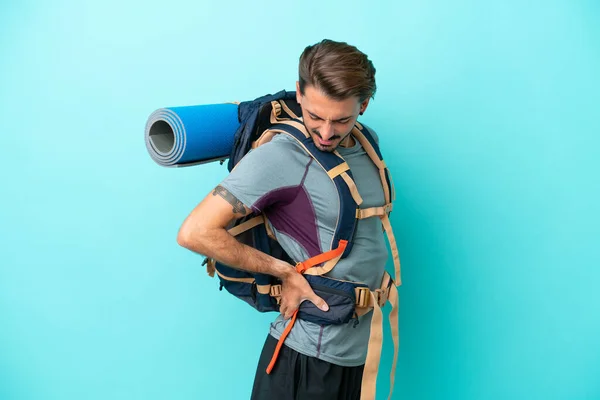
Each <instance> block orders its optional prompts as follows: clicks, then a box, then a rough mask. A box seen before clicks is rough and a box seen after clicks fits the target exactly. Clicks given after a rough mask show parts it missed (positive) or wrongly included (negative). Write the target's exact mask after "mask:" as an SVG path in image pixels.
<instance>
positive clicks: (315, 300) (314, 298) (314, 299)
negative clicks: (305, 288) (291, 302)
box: [308, 294, 329, 311]
mask: <svg viewBox="0 0 600 400" xmlns="http://www.w3.org/2000/svg"><path fill="white" fill-rule="evenodd" d="M308 300H310V302H311V303H313V304H314V305H315V306H317V308H319V309H320V310H322V311H328V310H329V305H328V304H327V303H326V302H325V300H323V299H322V298H320V297H319V296H317V295H316V294H313V295H312V296H311V297H310V298H309V299H308Z"/></svg>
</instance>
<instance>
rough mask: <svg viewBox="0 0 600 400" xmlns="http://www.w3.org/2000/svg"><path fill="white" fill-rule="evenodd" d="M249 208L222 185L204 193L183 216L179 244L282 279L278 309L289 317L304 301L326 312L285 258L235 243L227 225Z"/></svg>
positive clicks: (245, 212)
mask: <svg viewBox="0 0 600 400" xmlns="http://www.w3.org/2000/svg"><path fill="white" fill-rule="evenodd" d="M251 212H252V211H251V210H250V209H248V207H246V206H244V204H243V203H242V202H241V201H240V200H238V199H237V198H236V197H235V196H234V195H232V194H231V193H230V192H229V191H228V190H227V189H225V188H224V187H222V186H217V187H216V188H215V190H214V191H213V192H212V193H211V194H209V195H208V196H206V197H205V198H204V200H202V202H201V203H200V204H198V206H196V208H194V210H193V211H192V212H191V213H190V215H189V216H188V217H187V218H186V219H185V221H184V222H183V225H182V226H181V228H180V230H179V234H178V235H177V242H178V243H179V245H181V246H183V247H185V248H187V249H189V250H192V251H194V252H196V253H199V254H203V255H205V256H207V257H210V258H214V259H215V260H217V261H219V262H221V263H223V264H226V265H229V266H231V267H234V268H238V269H242V270H245V271H249V272H259V273H262V274H268V275H273V276H275V277H277V278H279V279H281V281H282V291H281V293H282V297H281V307H280V312H281V313H282V314H283V315H284V317H286V318H290V317H291V316H292V314H293V312H294V311H295V310H296V309H297V308H298V306H299V305H300V303H302V302H303V301H304V300H309V301H311V302H312V303H314V304H315V305H316V306H317V307H320V308H321V309H322V310H324V311H327V310H328V309H329V307H328V306H327V304H326V303H325V301H324V300H323V299H321V298H320V297H319V296H317V295H316V294H315V293H314V291H313V290H312V288H311V287H310V285H309V284H308V282H307V281H306V279H304V277H302V275H300V274H299V273H298V272H296V270H295V268H293V266H291V265H290V264H288V263H286V262H285V261H282V260H279V259H277V258H275V257H271V256H270V255H268V254H265V253H263V252H261V251H259V250H256V249H254V248H252V247H250V246H247V245H245V244H242V243H240V242H238V241H237V240H236V239H235V238H234V237H233V236H231V235H230V234H229V232H227V229H226V227H227V225H228V224H229V223H230V222H231V221H232V220H233V219H237V218H241V217H243V216H245V215H248V214H250V213H251Z"/></svg>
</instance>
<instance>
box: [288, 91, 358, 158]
mask: <svg viewBox="0 0 600 400" xmlns="http://www.w3.org/2000/svg"><path fill="white" fill-rule="evenodd" d="M296 99H297V101H298V103H299V104H300V106H301V108H302V119H303V120H304V126H306V129H307V131H308V133H310V135H311V136H312V139H313V141H314V142H315V145H316V146H317V148H318V149H319V150H321V151H327V152H333V151H334V150H335V149H336V148H337V147H338V146H339V145H340V144H341V145H342V146H348V145H349V144H350V143H351V137H350V132H351V131H352V128H353V127H354V124H355V123H356V119H357V118H358V115H359V113H361V112H364V111H365V109H366V108H367V105H368V104H369V99H367V100H366V101H364V102H362V103H361V102H360V101H359V99H358V97H350V98H348V99H345V100H342V101H337V100H333V99H331V98H329V97H327V96H326V95H325V94H324V93H323V92H321V91H320V90H319V89H318V88H315V87H314V86H311V85H307V86H306V87H305V88H304V95H302V93H300V84H299V83H298V82H296Z"/></svg>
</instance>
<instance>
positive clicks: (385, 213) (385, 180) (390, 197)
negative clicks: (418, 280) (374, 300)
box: [352, 123, 402, 286]
mask: <svg viewBox="0 0 600 400" xmlns="http://www.w3.org/2000/svg"><path fill="white" fill-rule="evenodd" d="M352 134H353V135H354V137H355V138H356V139H357V140H358V141H359V142H360V144H361V145H362V146H363V148H364V149H365V152H366V153H367V154H368V155H369V158H370V159H371V161H373V163H374V164H375V166H376V167H377V169H378V170H379V177H380V179H381V185H382V187H383V192H384V197H385V205H384V206H382V207H373V208H369V209H361V210H358V211H357V213H356V218H358V219H363V218H369V217H373V216H379V217H380V218H381V222H382V224H383V228H384V230H385V233H386V235H387V238H388V241H389V243H390V249H391V251H392V258H393V260H394V268H395V273H396V275H395V277H396V279H395V282H396V285H398V286H400V285H401V284H402V277H401V267H400V256H399V254H398V246H397V244H396V238H395V236H394V232H393V230H392V225H391V223H390V219H389V214H390V212H391V211H392V202H393V201H394V199H395V197H396V194H395V190H394V184H393V182H392V177H391V174H390V171H389V170H388V168H387V166H386V164H385V162H384V161H383V157H382V155H381V151H380V149H379V145H378V144H377V142H376V141H375V139H374V137H373V135H372V134H371V133H370V132H369V130H368V129H367V127H365V126H363V125H361V124H358V123H357V125H356V127H355V128H354V129H353V131H352Z"/></svg>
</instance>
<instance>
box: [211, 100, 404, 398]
mask: <svg viewBox="0 0 600 400" xmlns="http://www.w3.org/2000/svg"><path fill="white" fill-rule="evenodd" d="M295 98H296V95H295V92H290V91H280V92H278V93H276V94H274V95H266V96H262V97H259V98H257V99H255V100H253V101H247V102H243V103H240V104H239V105H238V119H239V122H240V127H239V129H238V130H237V132H236V134H235V137H234V145H233V149H232V151H231V155H230V157H229V163H228V170H229V171H232V170H233V169H234V168H235V167H236V165H237V164H238V162H239V161H240V160H241V159H242V158H243V157H244V156H245V155H246V154H247V153H248V152H249V151H251V150H252V149H253V148H256V147H258V146H260V145H262V144H264V143H266V142H268V141H270V140H271V139H272V138H273V137H274V136H275V135H277V134H285V135H288V136H290V137H292V138H293V139H295V140H296V141H297V142H298V143H299V144H300V145H301V147H302V148H304V150H305V151H306V152H307V154H308V155H310V156H311V157H312V158H313V159H314V160H315V161H316V162H317V164H318V165H320V166H321V167H322V168H323V170H324V171H325V172H326V173H327V175H328V176H329V177H330V178H331V180H332V181H333V183H334V184H335V187H336V189H337V191H338V195H339V200H340V201H339V204H340V210H339V218H338V224H337V226H336V229H335V233H334V235H333V240H332V242H331V248H330V249H328V250H327V251H326V252H324V253H323V254H320V255H318V256H316V257H312V258H310V259H308V260H292V259H291V258H290V257H289V256H288V255H287V254H286V252H285V251H284V250H283V249H282V247H281V246H280V245H279V244H278V243H277V240H276V237H275V235H274V234H273V232H272V229H271V225H270V224H269V221H268V217H267V215H265V213H262V214H251V215H248V216H245V217H244V218H241V219H238V220H235V221H233V222H232V223H231V224H230V226H228V231H229V233H230V234H232V235H233V236H235V237H236V238H237V240H239V241H240V242H242V243H244V244H246V245H249V246H252V247H254V248H256V249H258V250H260V251H262V252H264V253H266V254H269V255H271V256H273V257H276V258H278V259H281V260H284V261H286V262H288V263H290V264H292V265H296V270H297V271H298V272H300V273H302V274H304V276H305V277H306V279H307V280H308V282H309V284H310V285H311V287H312V288H313V290H314V291H315V293H316V294H317V295H319V296H320V297H322V298H323V299H324V300H325V301H326V302H327V303H328V305H329V306H330V307H329V311H327V312H323V311H321V310H319V309H318V308H317V307H315V306H314V305H313V304H312V303H311V302H308V301H305V302H303V303H302V304H301V305H300V307H299V309H298V310H297V312H296V313H295V314H294V316H293V318H292V321H291V322H290V324H288V326H287V328H286V330H285V331H284V333H283V335H282V336H281V338H280V340H279V343H278V346H277V348H276V350H275V354H274V355H273V359H272V361H271V364H270V365H269V368H268V369H267V373H270V372H271V370H272V368H273V365H274V363H275V362H276V359H277V355H278V353H279V349H280V348H281V345H282V344H283V342H284V340H285V337H286V336H287V334H288V333H289V331H290V330H291V328H292V326H293V324H294V322H295V321H296V318H300V319H305V320H307V321H311V322H314V323H317V324H325V325H327V324H344V323H355V324H356V323H358V316H361V315H364V314H366V313H368V312H371V311H373V313H374V314H373V318H372V320H371V337H370V340H369V345H368V350H367V360H366V363H365V369H364V372H363V382H362V390H361V399H373V398H374V397H375V385H376V379H377V371H378V366H379V359H380V355H381V347H382V313H381V307H383V305H384V304H385V303H386V302H390V303H391V305H392V311H391V312H390V324H391V328H392V338H393V341H394V360H393V366H392V373H391V376H390V379H391V381H390V382H391V387H390V398H391V394H392V390H393V385H394V372H395V367H396V361H397V352H398V341H399V337H398V293H397V289H396V286H400V284H401V281H400V259H399V256H398V250H397V248H396V243H395V239H394V235H393V232H392V228H391V225H390V221H389V214H390V212H391V210H392V202H393V200H394V196H395V195H394V186H393V183H392V180H391V176H390V173H389V171H388V169H387V167H386V165H385V163H384V161H383V158H382V156H381V152H380V150H379V146H378V144H377V142H376V141H375V140H374V138H373V136H372V135H371V133H370V132H369V130H368V128H366V127H365V126H362V125H361V124H359V123H358V122H357V123H356V126H355V127H354V128H353V131H352V134H353V136H354V138H355V139H356V140H358V141H359V142H360V143H361V145H362V147H363V148H364V149H365V151H366V153H367V154H368V155H369V157H370V158H371V160H372V161H373V163H374V164H375V165H376V166H377V168H378V170H379V172H380V178H381V182H382V186H383V190H384V196H385V204H382V205H381V206H379V207H372V208H367V209H363V208H361V207H360V206H361V204H362V198H361V197H360V194H359V192H358V190H357V188H356V184H355V183H354V180H353V177H352V172H351V171H350V168H349V166H348V164H347V163H346V161H345V160H344V159H343V158H342V156H341V155H340V154H339V153H338V152H333V153H328V152H322V151H320V150H318V149H317V147H316V146H315V145H314V142H313V140H312V138H311V136H310V134H308V132H307V131H306V128H305V127H304V124H303V122H302V117H301V109H300V107H299V105H298V104H297V103H296V101H295ZM373 217H378V218H381V220H382V225H383V228H384V230H385V232H386V233H387V237H388V241H389V243H390V248H391V251H392V256H393V259H394V265H395V274H396V279H395V281H394V279H392V278H391V276H390V275H389V274H388V273H387V272H385V273H384V277H383V280H382V283H381V286H380V288H379V289H377V290H375V291H371V290H370V289H369V287H368V286H367V285H366V284H364V283H361V282H347V281H340V280H336V279H332V278H329V277H326V276H324V275H325V274H327V272H329V271H331V269H333V268H334V267H335V264H336V263H337V262H338V261H339V260H340V259H342V258H345V257H347V256H348V255H349V254H350V252H351V251H352V241H353V237H354V232H355V229H356V225H357V222H358V220H359V219H363V218H373ZM205 264H206V265H207V271H208V273H209V275H210V276H214V274H215V273H216V274H217V276H218V277H219V280H220V289H223V288H225V289H226V290H227V291H228V292H229V293H231V294H233V295H234V296H236V297H238V298H240V299H242V300H244V301H245V302H246V303H248V304H249V305H250V306H252V307H253V308H255V309H257V310H258V311H261V312H268V311H279V301H280V298H281V282H280V281H279V280H278V279H277V278H275V277H273V276H271V275H265V274H258V273H250V272H246V271H241V270H239V269H235V268H232V267H229V266H227V265H224V264H222V263H220V262H218V261H215V260H213V259H209V258H207V259H206V260H205Z"/></svg>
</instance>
